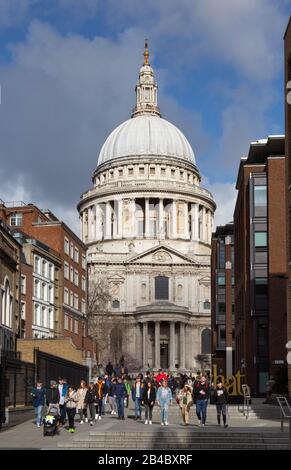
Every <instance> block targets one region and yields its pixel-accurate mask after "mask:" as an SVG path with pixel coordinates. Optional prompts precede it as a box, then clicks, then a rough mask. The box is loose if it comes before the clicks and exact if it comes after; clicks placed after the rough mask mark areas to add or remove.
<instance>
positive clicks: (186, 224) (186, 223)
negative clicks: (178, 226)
mask: <svg viewBox="0 0 291 470" xmlns="http://www.w3.org/2000/svg"><path fill="white" fill-rule="evenodd" d="M184 237H185V238H186V239H188V238H189V216H188V202H187V201H186V202H185V203H184Z"/></svg>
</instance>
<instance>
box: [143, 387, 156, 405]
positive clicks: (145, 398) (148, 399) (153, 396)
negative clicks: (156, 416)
mask: <svg viewBox="0 0 291 470" xmlns="http://www.w3.org/2000/svg"><path fill="white" fill-rule="evenodd" d="M155 401H156V389H155V388H154V387H152V388H151V393H150V397H148V388H146V389H145V390H144V391H143V394H142V403H144V404H145V405H148V406H149V407H150V408H152V407H153V406H154V404H155ZM152 402H153V403H154V404H153V405H151V403H152Z"/></svg>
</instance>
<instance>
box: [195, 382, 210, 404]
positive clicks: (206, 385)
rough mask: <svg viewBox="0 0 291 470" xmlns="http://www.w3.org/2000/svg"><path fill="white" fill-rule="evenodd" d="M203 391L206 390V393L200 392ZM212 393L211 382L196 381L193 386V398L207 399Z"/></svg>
mask: <svg viewBox="0 0 291 470" xmlns="http://www.w3.org/2000/svg"><path fill="white" fill-rule="evenodd" d="M201 391H203V392H205V394H202V393H200V392H201ZM209 395H210V386H209V383H207V382H204V384H202V383H201V382H196V383H195V384H194V387H193V398H194V399H195V400H207V399H208V398H209Z"/></svg>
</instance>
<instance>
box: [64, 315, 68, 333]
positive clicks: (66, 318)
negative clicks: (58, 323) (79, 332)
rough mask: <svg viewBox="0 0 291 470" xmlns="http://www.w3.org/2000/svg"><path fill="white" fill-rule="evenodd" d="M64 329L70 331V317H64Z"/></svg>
mask: <svg viewBox="0 0 291 470" xmlns="http://www.w3.org/2000/svg"><path fill="white" fill-rule="evenodd" d="M64 329H65V330H69V317H68V315H64Z"/></svg>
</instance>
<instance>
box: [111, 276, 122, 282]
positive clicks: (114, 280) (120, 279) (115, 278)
mask: <svg viewBox="0 0 291 470" xmlns="http://www.w3.org/2000/svg"><path fill="white" fill-rule="evenodd" d="M108 281H109V282H123V281H124V277H123V276H120V275H119V274H113V275H112V276H110V277H108Z"/></svg>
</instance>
